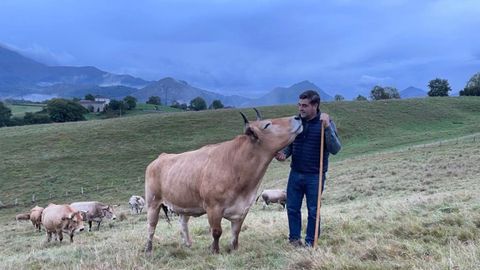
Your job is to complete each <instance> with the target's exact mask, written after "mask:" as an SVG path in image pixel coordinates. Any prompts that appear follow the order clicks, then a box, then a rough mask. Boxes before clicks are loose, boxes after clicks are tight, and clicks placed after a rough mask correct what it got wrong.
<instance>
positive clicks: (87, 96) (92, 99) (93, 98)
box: [85, 94, 95, 101]
mask: <svg viewBox="0 0 480 270" xmlns="http://www.w3.org/2000/svg"><path fill="white" fill-rule="evenodd" d="M85 100H91V101H95V97H94V96H93V95H92V94H86V95H85Z"/></svg>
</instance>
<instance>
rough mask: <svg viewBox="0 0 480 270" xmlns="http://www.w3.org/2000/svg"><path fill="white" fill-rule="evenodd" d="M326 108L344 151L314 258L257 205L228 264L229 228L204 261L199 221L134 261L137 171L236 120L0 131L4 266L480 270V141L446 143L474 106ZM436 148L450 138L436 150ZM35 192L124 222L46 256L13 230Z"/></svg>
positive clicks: (41, 198) (421, 102)
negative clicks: (100, 208)
mask: <svg viewBox="0 0 480 270" xmlns="http://www.w3.org/2000/svg"><path fill="white" fill-rule="evenodd" d="M260 110H261V111H262V112H263V114H264V115H265V117H267V118H270V117H280V116H288V115H293V114H295V113H296V108H295V107H294V106H278V107H263V108H260ZM322 110H323V111H325V112H328V113H329V114H330V115H332V117H333V118H334V120H335V122H336V123H337V126H338V128H339V132H340V136H341V140H342V143H343V149H342V151H341V153H340V154H339V155H338V156H335V157H333V158H332V163H331V168H330V173H329V176H328V183H327V191H326V195H325V198H324V200H325V202H324V206H323V208H322V212H323V223H324V227H323V228H324V230H323V232H324V233H323V236H322V238H321V242H320V246H321V248H320V249H318V250H315V251H312V250H303V249H301V250H297V249H293V248H291V247H289V246H288V244H287V243H286V242H287V241H286V238H287V234H288V229H287V222H286V214H285V212H283V211H281V210H280V209H279V208H275V207H271V208H270V209H268V210H265V211H264V210H261V206H260V205H258V206H255V207H254V208H253V209H252V211H251V212H250V213H249V215H248V216H247V220H246V222H245V227H244V231H243V232H242V234H241V236H240V250H239V251H237V252H235V253H233V254H228V253H226V252H225V247H226V246H227V244H228V241H229V236H230V233H229V228H228V227H227V225H228V224H227V223H225V224H224V234H223V236H222V241H221V249H223V252H222V254H221V255H219V256H214V255H210V254H209V252H208V250H207V246H208V245H209V243H210V238H211V237H210V235H209V234H208V226H207V221H206V218H205V217H201V218H196V219H193V220H192V222H191V223H192V224H191V231H192V235H193V240H194V246H193V247H192V248H191V249H187V248H183V247H181V246H180V244H179V243H180V240H179V230H178V228H177V226H176V223H174V225H173V226H172V227H170V226H168V225H167V224H166V223H165V222H160V225H159V227H158V228H157V235H158V236H159V237H160V241H156V242H155V244H154V256H153V257H152V258H146V257H145V256H143V253H142V251H141V250H142V248H143V245H144V240H145V236H146V233H145V230H146V226H145V221H146V217H145V215H140V216H131V215H129V214H128V211H127V209H126V203H127V201H128V198H129V197H130V195H132V194H135V193H136V194H143V173H144V170H145V167H146V165H147V164H148V163H149V162H150V161H151V160H153V159H154V158H155V157H156V156H157V155H158V154H159V153H161V152H183V151H186V150H190V149H195V148H198V147H200V146H202V145H205V144H209V143H216V142H220V141H224V140H228V139H231V138H233V137H235V136H236V135H238V134H240V133H241V132H242V129H243V121H242V119H241V117H240V115H239V113H238V112H239V110H232V109H228V110H219V111H204V112H181V113H163V114H148V115H139V116H134V117H125V118H116V119H108V120H93V121H87V122H77V123H65V124H48V125H36V126H23V127H9V128H2V129H0V156H1V157H2V162H1V163H0V185H1V188H0V201H2V203H3V204H7V205H11V204H12V203H13V202H14V201H15V199H17V202H18V204H19V205H18V206H17V207H7V208H3V209H0V222H1V223H0V224H2V225H5V226H1V230H0V243H4V245H5V247H6V248H5V249H2V250H0V255H1V256H2V258H6V259H5V260H2V262H0V268H1V269H5V268H6V269H8V268H33V269H43V268H65V267H66V268H82V269H85V268H93V269H96V268H102V269H105V268H107V269H110V268H128V269H131V268H136V269H154V268H164V269H168V268H175V269H176V268H183V269H185V268H188V269H190V268H192V269H211V268H223V269H232V268H269V269H273V268H281V269H299V268H304V269H313V268H319V267H322V268H326V269H412V268H421V269H439V268H440V269H447V268H448V269H475V268H479V267H480V265H479V260H478V258H480V254H479V248H478V247H479V239H480V236H479V228H480V201H479V200H480V199H479V196H478V194H479V191H480V190H479V189H480V183H479V182H478V179H479V175H480V171H479V166H478V163H479V161H480V158H479V157H480V151H479V149H480V148H479V141H480V138H479V137H478V136H477V137H468V138H465V139H463V140H462V139H460V140H459V141H457V140H456V138H458V137H461V136H465V135H470V134H476V133H479V132H480V121H478V119H479V116H480V98H475V97H471V98H431V99H418V100H395V101H380V102H336V103H326V104H324V105H323V106H322ZM241 111H244V112H246V113H247V115H248V116H249V117H250V118H251V119H253V118H254V112H253V110H251V109H242V110H241ZM477 135H478V134H477ZM446 139H453V140H452V141H450V142H448V143H447V142H443V143H442V144H439V141H440V140H446ZM474 140H475V141H474ZM429 143H431V144H429ZM413 145H416V147H413ZM288 171H289V164H288V162H285V163H280V162H276V161H274V162H272V164H271V166H270V167H269V170H268V171H267V174H266V176H265V177H264V180H263V183H262V186H261V189H263V188H269V187H278V188H282V187H285V184H286V177H287V175H288ZM81 187H83V189H84V192H85V193H84V194H81V193H80V190H81ZM32 194H35V196H36V199H37V201H38V204H40V205H46V204H47V202H58V203H64V202H70V201H73V200H90V199H95V200H102V201H105V202H110V203H121V206H120V207H119V209H118V211H119V212H120V213H123V214H122V216H123V217H125V218H126V219H124V220H123V221H118V222H115V223H113V222H112V223H108V224H107V226H105V227H103V228H102V230H103V231H104V232H106V233H102V232H100V233H97V232H93V233H82V234H80V235H78V237H77V240H78V241H77V242H76V243H75V244H73V245H70V244H68V243H64V244H61V245H59V244H48V245H47V244H44V243H43V241H44V237H45V236H44V234H37V233H33V227H31V225H29V224H26V223H23V224H16V223H15V221H12V220H13V217H14V215H15V213H18V212H22V211H25V210H26V209H29V208H30V200H31V198H32ZM71 262H74V264H71Z"/></svg>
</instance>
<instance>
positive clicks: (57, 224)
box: [42, 204, 75, 231]
mask: <svg viewBox="0 0 480 270" xmlns="http://www.w3.org/2000/svg"><path fill="white" fill-rule="evenodd" d="M73 212H75V210H74V209H73V208H72V207H70V206H69V205H66V204H64V205H57V204H50V205H49V206H47V208H45V209H44V210H43V212H42V224H43V226H44V227H45V229H46V230H47V231H54V230H56V229H60V228H61V226H62V218H65V217H68V215H70V214H71V213H73Z"/></svg>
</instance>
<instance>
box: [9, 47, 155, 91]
mask: <svg viewBox="0 0 480 270" xmlns="http://www.w3.org/2000/svg"><path fill="white" fill-rule="evenodd" d="M148 83H149V82H148V81H145V80H142V79H140V78H135V77H133V76H130V75H117V74H113V73H109V72H106V71H102V70H100V69H98V68H96V67H91V66H86V67H73V66H47V65H45V64H42V63H39V62H37V61H34V60H32V59H30V58H28V57H25V56H23V55H21V54H19V53H17V52H15V51H13V50H10V49H8V48H5V47H2V46H0V97H14V98H16V97H21V96H22V95H23V96H28V95H34V94H37V95H47V96H48V95H56V96H62V97H75V96H78V95H84V94H85V93H88V89H92V88H95V87H97V88H98V87H99V86H104V87H107V86H118V85H123V86H125V87H133V88H140V87H144V86H145V85H147V84H148Z"/></svg>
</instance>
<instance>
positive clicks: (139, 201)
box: [128, 195, 145, 214]
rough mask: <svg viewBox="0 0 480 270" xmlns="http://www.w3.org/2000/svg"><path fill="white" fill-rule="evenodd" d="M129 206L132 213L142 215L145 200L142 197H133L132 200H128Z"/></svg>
mask: <svg viewBox="0 0 480 270" xmlns="http://www.w3.org/2000/svg"><path fill="white" fill-rule="evenodd" d="M128 204H129V205H130V210H131V211H132V213H136V214H139V213H142V210H143V207H145V200H144V199H143V198H142V197H141V196H137V195H132V197H130V200H128Z"/></svg>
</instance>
